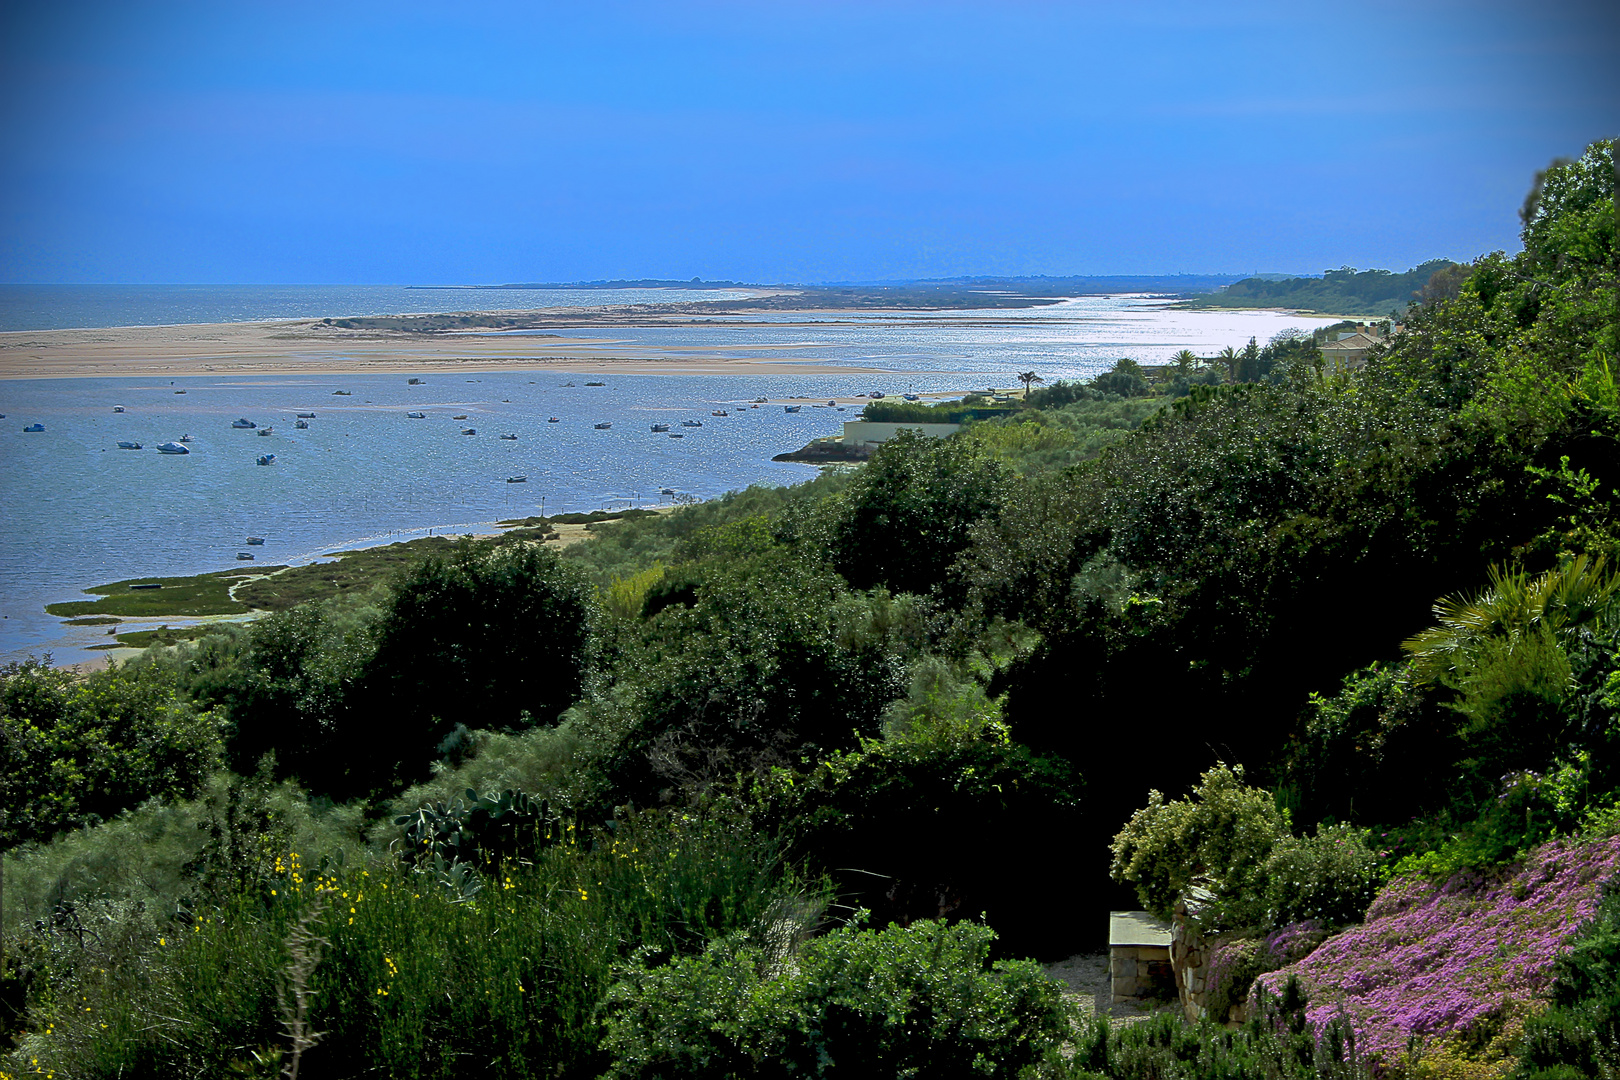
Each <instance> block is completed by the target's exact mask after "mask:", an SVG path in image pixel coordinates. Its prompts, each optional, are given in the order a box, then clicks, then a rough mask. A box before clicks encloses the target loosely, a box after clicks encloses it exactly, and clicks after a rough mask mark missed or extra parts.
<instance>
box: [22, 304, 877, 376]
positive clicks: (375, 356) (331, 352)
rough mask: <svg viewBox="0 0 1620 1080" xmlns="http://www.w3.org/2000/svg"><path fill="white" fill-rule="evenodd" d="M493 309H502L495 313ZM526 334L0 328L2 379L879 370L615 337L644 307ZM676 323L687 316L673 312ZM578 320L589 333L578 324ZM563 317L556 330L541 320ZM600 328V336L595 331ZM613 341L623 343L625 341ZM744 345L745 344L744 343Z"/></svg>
mask: <svg viewBox="0 0 1620 1080" xmlns="http://www.w3.org/2000/svg"><path fill="white" fill-rule="evenodd" d="M496 314H499V313H496ZM524 314H526V315H530V316H532V318H528V319H526V320H525V326H524V331H525V332H523V333H481V332H480V333H467V332H444V331H432V332H418V331H406V330H379V329H361V330H351V329H344V328H341V327H337V326H334V325H332V322H331V321H330V320H323V319H294V320H282V321H275V322H243V323H212V324H194V325H183V326H131V327H114V328H111V329H86V330H26V331H12V332H6V333H0V379H73V378H108V377H118V376H142V377H149V378H151V377H157V376H159V375H161V376H164V377H167V378H175V377H177V376H194V375H222V374H224V375H293V374H296V375H361V374H401V373H408V374H418V375H420V374H430V373H444V372H456V371H461V372H494V371H509V370H524V369H528V370H533V369H542V368H551V369H557V370H590V371H604V370H622V371H626V372H630V371H632V370H641V371H644V372H646V373H649V374H651V373H667V374H672V375H685V374H693V375H711V374H736V375H756V374H786V373H789V372H797V373H800V374H835V373H846V374H847V373H851V372H855V373H860V372H875V371H878V370H881V369H877V368H862V367H857V366H851V365H845V364H836V365H835V364H829V363H826V361H825V358H823V357H817V356H816V355H814V352H815V350H814V349H813V348H803V349H802V351H801V350H800V349H796V348H795V347H794V346H782V347H779V348H776V349H774V350H769V351H771V352H772V353H773V355H754V353H755V350H754V349H751V348H750V349H747V353H748V355H737V354H738V353H739V352H740V351H742V350H740V349H739V348H738V347H737V346H718V345H702V346H668V347H661V348H658V349H650V348H648V347H645V346H641V345H637V344H633V343H629V342H616V341H615V340H614V338H613V333H612V330H613V327H614V326H626V325H640V326H648V325H653V326H658V325H674V324H676V323H677V320H676V319H674V318H668V319H665V318H660V317H658V316H656V315H654V316H650V317H649V316H644V317H643V318H642V319H640V320H637V321H636V322H634V323H632V322H630V321H629V320H627V319H624V318H622V316H618V315H617V313H609V312H607V311H604V310H603V309H594V310H586V311H581V309H578V308H574V309H566V310H556V311H550V312H534V313H524ZM678 321H679V322H688V321H689V320H688V318H685V317H683V318H681V319H679V320H678ZM581 324H586V325H588V326H589V329H590V331H591V336H584V335H582V334H580V332H579V329H578V328H579V327H580V326H581ZM552 326H555V327H557V328H559V329H561V328H563V327H564V326H566V327H571V328H572V329H571V330H565V331H564V332H563V333H559V334H553V333H551V332H549V330H548V328H549V327H552ZM598 328H600V332H601V336H600V337H597V336H595V332H596V331H597V330H598ZM620 346H623V347H622V348H621V347H620ZM745 348H746V347H745Z"/></svg>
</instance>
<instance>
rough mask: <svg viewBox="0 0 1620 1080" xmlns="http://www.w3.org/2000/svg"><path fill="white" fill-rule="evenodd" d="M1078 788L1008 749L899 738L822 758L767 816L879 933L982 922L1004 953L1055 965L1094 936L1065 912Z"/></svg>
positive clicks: (1055, 766) (1053, 767) (1060, 766)
mask: <svg viewBox="0 0 1620 1080" xmlns="http://www.w3.org/2000/svg"><path fill="white" fill-rule="evenodd" d="M1081 786H1082V784H1081V781H1080V778H1079V777H1078V776H1076V775H1075V773H1074V770H1073V769H1071V768H1070V766H1069V765H1068V763H1067V762H1064V761H1061V760H1055V759H1049V758H1039V757H1036V756H1035V755H1033V754H1031V753H1030V752H1029V751H1028V750H1027V749H1026V748H1024V747H1022V746H1019V745H1017V744H1016V743H1006V742H1000V741H997V740H995V739H994V738H978V739H960V738H951V739H940V740H931V739H899V740H891V741H889V742H886V743H871V744H867V745H865V746H863V747H862V748H861V749H860V750H859V751H856V752H852V753H848V754H842V755H836V756H832V757H830V758H828V759H827V760H826V761H825V762H824V763H823V764H822V765H821V767H820V768H818V769H816V770H815V771H814V772H813V773H812V774H811V775H810V776H809V777H807V778H805V779H803V780H801V781H799V782H797V783H795V784H794V785H793V786H792V787H791V788H790V789H787V790H783V791H779V792H777V793H776V804H775V805H774V806H772V807H771V812H770V817H771V818H772V820H773V822H774V823H776V824H777V827H779V828H781V829H782V830H783V832H784V835H785V836H787V837H789V838H790V839H791V842H792V845H793V850H795V851H798V852H802V853H803V854H804V855H805V856H806V858H807V859H808V860H809V861H810V862H811V864H812V865H815V866H819V867H822V868H824V869H826V871H827V872H828V873H829V874H830V875H831V876H832V878H833V880H834V881H835V882H836V883H837V885H838V888H839V892H840V895H841V897H842V898H843V900H844V902H845V903H848V904H851V905H854V906H858V907H864V908H867V909H869V910H870V911H871V912H872V913H873V918H874V921H875V922H876V923H877V924H878V925H880V926H881V925H883V924H885V923H888V922H890V921H894V922H898V923H901V924H906V923H909V922H911V921H913V920H916V919H928V918H955V919H960V918H974V917H978V916H980V915H981V914H984V915H987V916H988V918H989V920H990V922H991V924H992V925H994V926H996V927H999V928H1000V930H999V933H1000V934H1001V936H1002V938H1003V939H1004V942H1005V947H1006V948H1007V949H1008V950H1009V952H1010V954H1011V955H1030V954H1040V955H1043V956H1060V955H1067V954H1068V952H1070V951H1073V950H1074V949H1077V948H1081V947H1084V946H1085V945H1086V944H1088V943H1089V941H1090V937H1091V935H1090V929H1091V928H1089V927H1075V926H1073V925H1072V923H1071V921H1070V920H1069V919H1068V916H1067V915H1066V914H1065V913H1066V912H1068V911H1070V910H1071V909H1072V905H1073V903H1074V897H1075V894H1074V892H1072V891H1070V885H1071V883H1070V882H1069V881H1068V878H1069V874H1068V871H1067V870H1066V866H1067V864H1068V862H1069V858H1068V856H1067V855H1066V854H1065V852H1067V851H1068V850H1069V848H1068V844H1067V842H1066V840H1065V839H1064V838H1066V837H1067V836H1069V835H1070V833H1071V831H1072V830H1073V828H1074V827H1075V824H1076V822H1077V821H1078V820H1079V817H1080V789H1081Z"/></svg>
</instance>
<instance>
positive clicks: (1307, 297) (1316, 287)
mask: <svg viewBox="0 0 1620 1080" xmlns="http://www.w3.org/2000/svg"><path fill="white" fill-rule="evenodd" d="M1467 276H1468V268H1467V267H1465V266H1463V265H1462V264H1460V263H1454V262H1452V261H1451V260H1450V259H1430V260H1429V261H1428V262H1426V263H1423V264H1422V265H1420V266H1414V267H1413V268H1412V269H1410V270H1408V271H1406V272H1405V273H1400V274H1398V273H1395V272H1393V271H1390V270H1357V269H1356V268H1355V267H1353V266H1343V267H1340V268H1339V269H1337V270H1328V271H1326V272H1324V273H1323V274H1322V276H1321V277H1319V278H1316V277H1290V278H1277V277H1252V278H1244V279H1243V280H1242V281H1234V282H1232V283H1231V284H1230V285H1227V286H1226V287H1224V288H1222V289H1219V290H1217V291H1215V292H1210V293H1204V294H1200V295H1198V296H1194V297H1191V298H1189V299H1187V300H1184V301H1182V305H1181V306H1183V307H1188V308H1256V307H1276V308H1294V309H1296V310H1299V311H1317V312H1322V313H1323V314H1327V315H1346V316H1350V315H1360V316H1367V317H1371V318H1375V319H1378V318H1385V317H1387V316H1391V315H1395V316H1399V315H1402V314H1405V312H1406V310H1407V309H1408V308H1409V307H1411V306H1412V305H1413V304H1417V303H1423V302H1428V301H1432V300H1436V299H1444V300H1450V299H1454V298H1455V297H1456V296H1457V291H1458V288H1459V287H1460V286H1461V284H1462V282H1463V279H1464V278H1466V277H1467Z"/></svg>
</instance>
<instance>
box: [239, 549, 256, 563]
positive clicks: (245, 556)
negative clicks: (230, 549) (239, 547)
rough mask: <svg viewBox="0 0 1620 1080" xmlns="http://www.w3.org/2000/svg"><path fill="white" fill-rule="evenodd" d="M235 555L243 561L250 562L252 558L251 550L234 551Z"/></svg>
mask: <svg viewBox="0 0 1620 1080" xmlns="http://www.w3.org/2000/svg"><path fill="white" fill-rule="evenodd" d="M236 557H237V558H238V559H240V560H242V561H243V562H250V561H252V559H253V552H251V551H238V552H237V553H236Z"/></svg>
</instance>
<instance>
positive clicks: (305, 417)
mask: <svg viewBox="0 0 1620 1080" xmlns="http://www.w3.org/2000/svg"><path fill="white" fill-rule="evenodd" d="M298 418H299V419H300V420H313V419H315V414H314V413H312V412H301V413H299V414H298Z"/></svg>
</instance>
